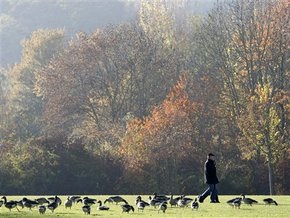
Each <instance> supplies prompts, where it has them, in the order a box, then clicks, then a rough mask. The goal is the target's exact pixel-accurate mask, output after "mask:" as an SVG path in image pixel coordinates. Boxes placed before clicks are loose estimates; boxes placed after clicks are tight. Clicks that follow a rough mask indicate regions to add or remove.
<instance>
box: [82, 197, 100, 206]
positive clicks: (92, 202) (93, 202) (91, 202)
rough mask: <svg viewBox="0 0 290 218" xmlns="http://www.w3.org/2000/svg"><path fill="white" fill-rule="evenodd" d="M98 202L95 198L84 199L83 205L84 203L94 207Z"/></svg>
mask: <svg viewBox="0 0 290 218" xmlns="http://www.w3.org/2000/svg"><path fill="white" fill-rule="evenodd" d="M96 202H97V199H94V198H88V197H84V199H83V203H84V205H89V206H92V205H93V204H95V203H96Z"/></svg>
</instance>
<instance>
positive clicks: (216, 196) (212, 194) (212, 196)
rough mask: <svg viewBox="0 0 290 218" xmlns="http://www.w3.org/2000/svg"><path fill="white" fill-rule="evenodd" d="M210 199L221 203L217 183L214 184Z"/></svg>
mask: <svg viewBox="0 0 290 218" xmlns="http://www.w3.org/2000/svg"><path fill="white" fill-rule="evenodd" d="M210 200H211V202H215V203H219V199H218V191H217V187H216V184H213V185H212V192H211V195H210Z"/></svg>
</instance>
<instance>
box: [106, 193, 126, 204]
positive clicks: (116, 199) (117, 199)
mask: <svg viewBox="0 0 290 218" xmlns="http://www.w3.org/2000/svg"><path fill="white" fill-rule="evenodd" d="M106 202H110V203H116V204H118V203H120V202H124V203H125V204H128V202H127V201H126V200H125V199H124V198H122V197H121V196H119V195H117V196H111V197H109V198H107V199H106V200H105V201H104V204H105V203H106Z"/></svg>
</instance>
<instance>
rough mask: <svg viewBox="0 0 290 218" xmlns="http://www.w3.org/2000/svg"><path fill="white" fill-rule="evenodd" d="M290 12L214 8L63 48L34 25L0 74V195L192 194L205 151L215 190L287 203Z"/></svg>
mask: <svg viewBox="0 0 290 218" xmlns="http://www.w3.org/2000/svg"><path fill="white" fill-rule="evenodd" d="M288 10H289V4H288V2H287V1H286V0H279V1H274V0H266V1H264V0H263V1H262V0H259V1H254V0H243V1H238V0H233V1H230V2H229V1H227V2H222V3H221V2H218V3H217V4H216V6H215V7H214V8H213V9H212V10H211V11H210V12H209V13H208V14H207V15H206V16H205V17H197V16H193V15H187V16H184V17H182V18H181V17H180V16H178V15H180V14H181V13H180V7H177V5H175V4H169V3H168V2H166V1H161V0H160V1H159V0H158V1H149V0H144V1H142V2H141V7H140V11H139V14H138V17H137V19H136V21H134V22H133V21H131V22H129V23H123V24H118V25H109V26H106V27H104V28H102V29H96V30H95V31H94V32H93V33H90V34H87V33H84V32H79V33H78V34H77V35H76V36H75V37H74V38H72V39H71V40H67V37H66V33H65V31H64V30H62V29H39V30H37V31H35V32H33V33H32V35H31V37H30V38H29V39H26V40H24V41H23V43H22V58H21V61H20V62H19V63H17V64H16V65H15V66H13V67H10V68H7V69H2V70H1V74H0V76H1V80H0V102H1V107H0V114H1V120H0V143H1V146H0V150H1V152H0V156H1V157H0V160H1V164H0V189H1V191H2V193H9V194H26V193H27V194H53V193H59V194H69V193H78V194H110V193H126V194H135V193H152V191H158V192H163V193H169V192H172V193H181V192H182V193H192V194H197V193H199V192H200V190H202V188H203V186H204V184H203V183H204V181H203V163H204V161H205V159H206V154H207V153H209V152H214V153H215V154H216V156H217V168H218V173H219V175H218V176H219V178H220V188H219V189H220V192H221V193H223V194H234V193H242V192H243V193H249V194H269V193H271V194H274V193H277V194H287V193H288V194H289V193H290V181H289V176H290V147H289V118H290V105H289V94H290V93H289V84H290V81H289V78H290V77H289V28H288V27H289V20H290V19H289V13H287V12H288Z"/></svg>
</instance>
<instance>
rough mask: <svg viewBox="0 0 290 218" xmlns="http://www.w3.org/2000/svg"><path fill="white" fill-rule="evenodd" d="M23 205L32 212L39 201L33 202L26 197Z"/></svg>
mask: <svg viewBox="0 0 290 218" xmlns="http://www.w3.org/2000/svg"><path fill="white" fill-rule="evenodd" d="M22 202H23V205H24V207H27V208H29V210H31V208H33V207H36V206H38V202H37V201H33V200H30V199H27V198H26V197H24V198H23V199H22Z"/></svg>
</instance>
